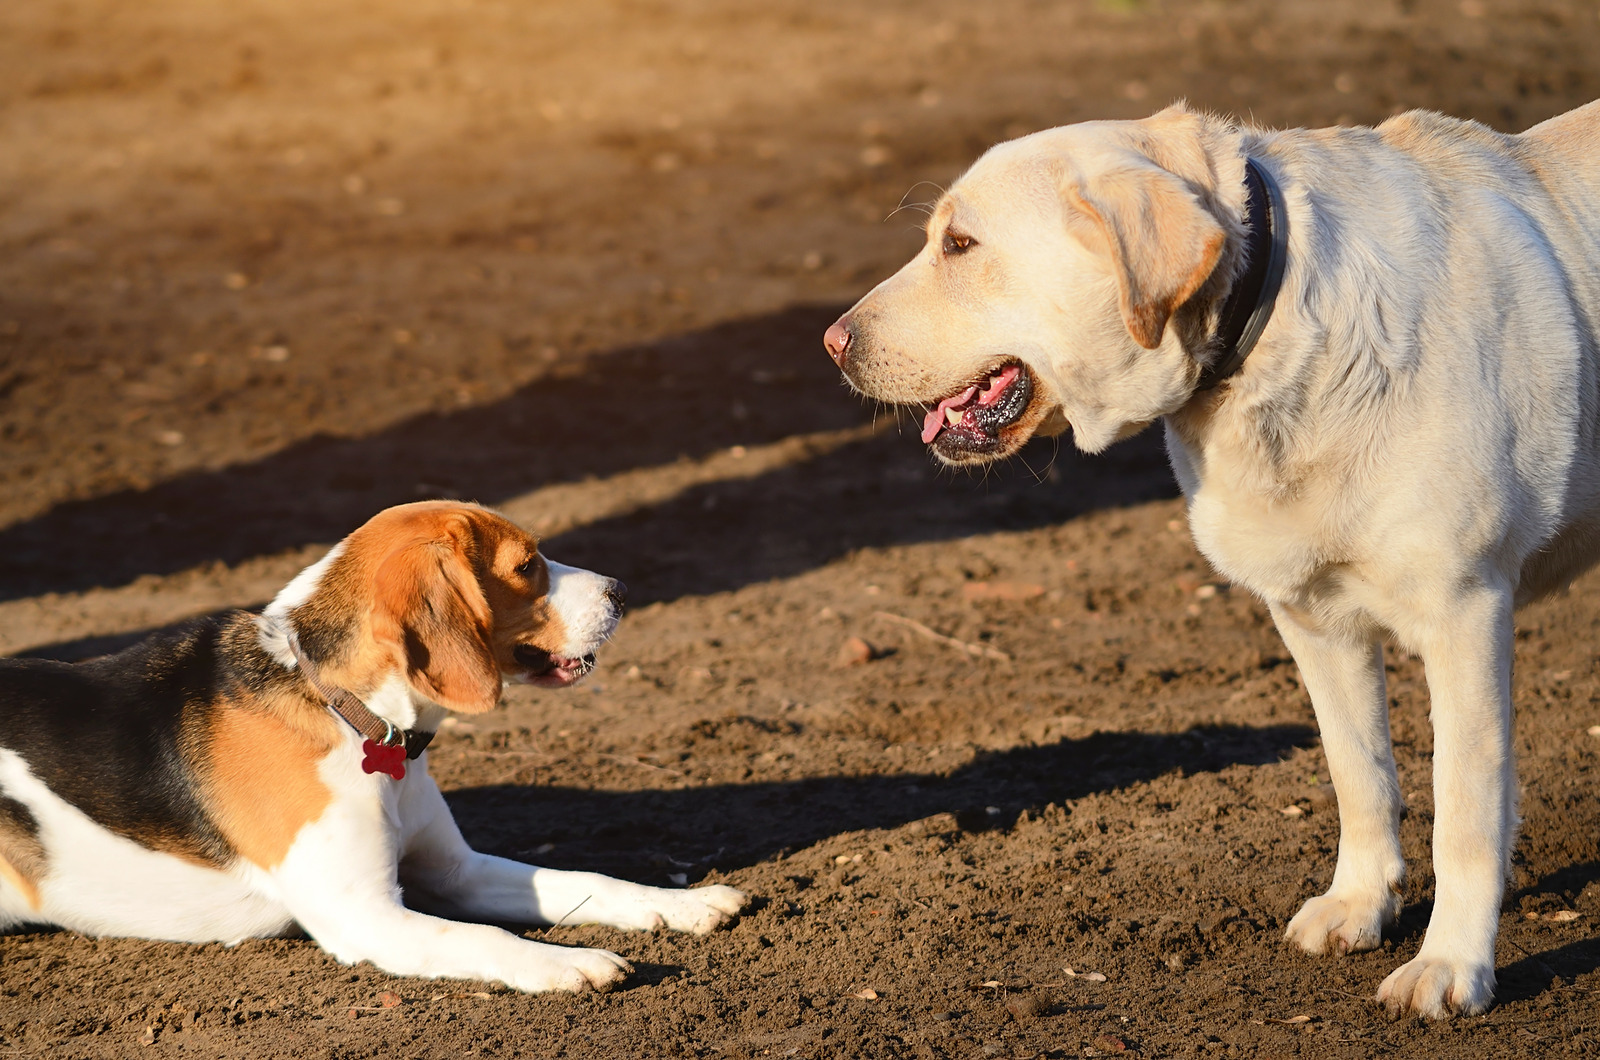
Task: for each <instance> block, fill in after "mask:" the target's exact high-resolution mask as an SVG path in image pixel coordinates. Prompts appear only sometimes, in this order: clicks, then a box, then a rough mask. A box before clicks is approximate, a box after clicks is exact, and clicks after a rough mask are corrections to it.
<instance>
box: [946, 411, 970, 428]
mask: <svg viewBox="0 0 1600 1060" xmlns="http://www.w3.org/2000/svg"><path fill="white" fill-rule="evenodd" d="M966 414H967V410H966V409H945V410H944V418H945V420H946V421H947V422H949V424H950V426H952V427H954V426H955V425H956V424H958V423H960V422H961V417H962V416H965V415H966Z"/></svg>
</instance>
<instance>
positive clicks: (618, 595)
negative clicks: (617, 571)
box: [605, 578, 628, 614]
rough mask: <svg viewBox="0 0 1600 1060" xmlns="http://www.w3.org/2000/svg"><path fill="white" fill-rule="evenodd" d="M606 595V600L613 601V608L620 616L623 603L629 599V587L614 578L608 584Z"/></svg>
mask: <svg viewBox="0 0 1600 1060" xmlns="http://www.w3.org/2000/svg"><path fill="white" fill-rule="evenodd" d="M605 594H606V599H607V600H609V601H611V606H612V607H614V608H616V609H617V612H618V613H619V614H620V613H621V612H622V605H623V602H624V601H625V600H627V599H628V587H627V586H626V585H624V584H622V582H621V581H619V580H618V579H616V578H612V579H611V580H610V581H609V582H607V584H606V588H605Z"/></svg>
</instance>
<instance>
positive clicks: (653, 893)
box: [401, 777, 750, 935]
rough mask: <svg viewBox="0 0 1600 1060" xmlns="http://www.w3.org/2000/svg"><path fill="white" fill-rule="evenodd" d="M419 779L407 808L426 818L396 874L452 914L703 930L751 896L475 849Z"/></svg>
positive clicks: (442, 803) (641, 928)
mask: <svg viewBox="0 0 1600 1060" xmlns="http://www.w3.org/2000/svg"><path fill="white" fill-rule="evenodd" d="M417 779H418V780H419V781H420V780H426V781H427V785H426V787H425V788H422V787H419V788H418V789H417V790H416V792H415V795H416V799H417V802H416V804H415V805H414V806H412V807H410V808H409V810H408V812H412V813H415V814H416V819H418V820H425V821H426V822H427V823H426V824H425V825H424V826H423V827H422V828H421V829H420V830H418V832H417V833H416V834H415V836H414V837H413V838H412V840H411V842H410V843H409V844H408V846H407V850H406V853H405V857H404V860H403V861H402V862H401V874H402V879H403V880H404V882H405V884H406V887H407V889H408V891H409V892H410V893H412V894H417V895H418V897H420V898H422V899H423V900H424V901H427V902H430V903H432V905H434V906H437V907H438V908H440V909H443V910H447V911H449V912H450V913H452V914H454V915H458V916H463V917H471V918H475V919H484V920H510V921H517V922H522V923H534V924H604V925H607V926H608V927H615V928H623V929H625V930H633V931H653V930H655V929H657V928H668V929H670V930H673V931H687V932H691V933H693V934H696V935H704V934H706V933H707V932H709V931H712V930H713V929H715V928H718V927H721V926H722V925H723V924H726V923H727V922H728V921H729V920H731V919H732V918H733V917H734V916H735V915H736V914H737V913H738V912H739V910H741V909H743V908H744V907H745V905H746V903H748V902H749V901H750V899H749V897H748V896H747V895H746V894H745V893H744V892H742V891H737V890H734V889H733V888H732V887H724V886H721V885H720V884H718V885H712V886H709V887H694V888H690V889H688V890H680V889H675V888H674V889H668V888H665V887H646V886H643V885H642V884H637V883H628V882H627V881H625V880H616V879H612V878H611V877H609V876H602V875H600V874H599V873H594V872H569V871H565V870H562V869H545V868H539V867H537V866H533V865H524V864H522V863H521V862H517V861H511V860H509V859H507V858H500V857H495V856H493V855H491V854H480V853H478V852H477V851H475V850H473V849H472V848H471V847H469V846H468V845H467V842H466V840H465V839H463V838H462V836H461V832H460V830H459V829H458V828H457V827H456V823H455V820H454V818H452V817H451V815H450V809H449V807H448V806H447V805H446V804H445V801H444V796H443V795H441V794H440V793H439V789H438V787H437V786H436V785H434V784H433V782H432V780H431V779H429V778H426V777H418V778H417ZM419 892H420V893H419Z"/></svg>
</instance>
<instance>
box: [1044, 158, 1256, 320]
mask: <svg viewBox="0 0 1600 1060" xmlns="http://www.w3.org/2000/svg"><path fill="white" fill-rule="evenodd" d="M1062 199H1063V204H1064V206H1065V207H1066V214H1067V227H1068V229H1069V230H1070V231H1071V232H1072V233H1073V234H1074V235H1075V236H1076V237H1077V238H1078V239H1079V241H1080V242H1082V243H1084V244H1085V245H1086V246H1088V247H1089V248H1090V249H1092V250H1096V251H1100V252H1103V253H1105V254H1107V255H1108V256H1109V257H1110V258H1111V264H1112V267H1113V269H1114V271H1115V272H1116V275H1117V286H1118V289H1119V297H1118V306H1119V308H1120V309H1121V311H1122V322H1123V323H1124V324H1125V325H1126V326H1127V328H1128V334H1130V335H1132V336H1133V339H1134V341H1135V342H1137V343H1138V344H1139V345H1140V346H1143V347H1144V348H1145V349H1147V350H1153V349H1155V348H1156V347H1157V346H1159V345H1161V335H1162V333H1163V332H1164V331H1165V330H1166V327H1167V319H1168V318H1169V317H1171V316H1172V314H1173V312H1174V311H1176V310H1177V308H1178V307H1179V306H1181V305H1183V303H1185V302H1187V301H1188V300H1189V299H1190V298H1191V297H1192V296H1193V295H1194V293H1195V292H1196V291H1198V290H1199V289H1200V287H1201V286H1202V285H1203V284H1204V283H1205V282H1206V280H1207V279H1209V278H1210V276H1211V272H1212V270H1213V269H1215V268H1216V266H1217V261H1218V260H1219V259H1220V258H1221V257H1222V249H1223V246H1224V244H1225V242H1226V233H1225V232H1224V231H1223V228H1222V225H1221V224H1220V223H1219V222H1218V221H1217V218H1216V217H1215V216H1213V215H1212V213H1211V211H1210V210H1208V209H1207V208H1206V207H1205V205H1204V204H1203V203H1202V202H1201V201H1200V199H1199V197H1198V196H1197V195H1196V194H1195V192H1194V191H1193V190H1192V189H1191V188H1190V187H1189V185H1188V184H1187V183H1186V182H1185V181H1184V180H1183V178H1181V177H1179V176H1177V175H1176V174H1174V173H1170V172H1168V171H1167V170H1165V169H1162V168H1161V167H1160V166H1158V165H1156V164H1155V163H1154V162H1151V161H1149V160H1148V159H1140V160H1137V161H1133V160H1130V163H1129V164H1128V165H1125V166H1121V167H1119V168H1116V169H1113V170H1111V171H1109V172H1106V173H1102V174H1099V175H1097V176H1095V177H1094V178H1093V179H1091V180H1088V181H1083V180H1080V179H1078V178H1074V177H1069V178H1067V180H1066V181H1065V182H1064V183H1063V185H1062Z"/></svg>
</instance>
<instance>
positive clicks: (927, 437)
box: [922, 386, 978, 445]
mask: <svg viewBox="0 0 1600 1060" xmlns="http://www.w3.org/2000/svg"><path fill="white" fill-rule="evenodd" d="M977 392H978V388H977V387H975V386H969V387H967V389H965V390H963V391H962V392H961V393H959V394H957V395H956V396H955V397H947V398H945V399H944V400H943V401H941V402H939V405H938V407H937V408H935V409H934V410H933V411H932V412H930V413H928V414H927V415H926V416H924V417H922V444H923V445H927V444H928V443H929V442H931V441H933V440H934V439H935V438H937V437H939V432H940V431H942V430H944V428H945V424H946V422H947V420H946V417H945V414H944V410H945V409H948V408H953V407H955V406H957V405H965V404H966V403H967V402H969V401H971V400H972V398H973V395H975V394H977Z"/></svg>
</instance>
